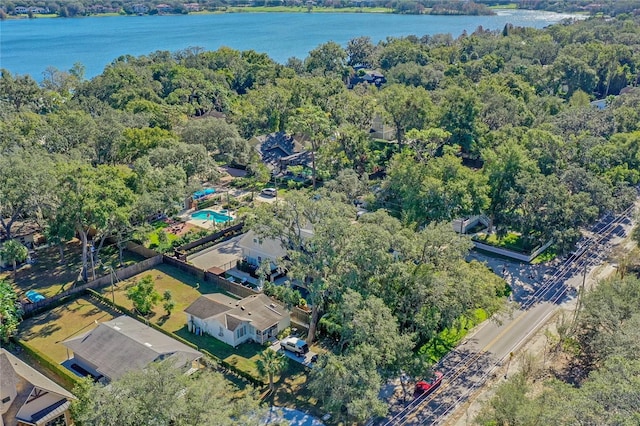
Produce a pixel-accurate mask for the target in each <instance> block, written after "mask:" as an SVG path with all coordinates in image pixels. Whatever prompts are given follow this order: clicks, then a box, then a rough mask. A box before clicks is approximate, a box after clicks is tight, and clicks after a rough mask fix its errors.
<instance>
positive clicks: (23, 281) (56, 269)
mask: <svg viewBox="0 0 640 426" xmlns="http://www.w3.org/2000/svg"><path fill="white" fill-rule="evenodd" d="M35 259H36V263H34V264H32V265H23V266H22V267H21V268H20V269H19V270H18V273H17V274H16V279H15V281H14V280H13V275H12V274H11V273H10V272H5V273H2V274H0V279H1V278H3V277H4V278H7V279H8V280H9V281H11V282H13V283H14V284H15V286H16V287H17V288H18V295H19V296H22V295H23V294H24V293H25V292H27V291H28V290H37V291H38V292H39V293H41V294H42V295H43V296H45V297H51V296H54V295H56V294H58V293H60V292H62V291H64V290H65V289H68V288H69V285H71V284H73V283H74V282H75V281H76V279H77V278H78V275H79V273H80V266H81V261H82V248H81V246H80V242H79V241H78V240H73V241H71V242H69V243H67V244H65V246H64V262H63V263H61V262H60V251H59V249H58V247H45V248H42V249H38V250H36V253H35ZM100 259H101V261H102V263H103V264H104V265H107V266H113V267H114V268H117V267H118V250H117V249H116V248H114V247H105V248H103V249H102V250H101V252H100ZM141 260H144V258H143V257H141V256H139V255H137V254H135V253H131V252H128V251H125V252H124V263H125V266H129V265H132V264H134V263H137V262H140V261H141ZM105 273H106V269H105V268H104V267H97V268H96V276H102V275H103V274H105Z"/></svg>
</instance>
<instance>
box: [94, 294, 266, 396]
mask: <svg viewBox="0 0 640 426" xmlns="http://www.w3.org/2000/svg"><path fill="white" fill-rule="evenodd" d="M87 292H88V293H89V295H91V296H93V297H95V298H97V299H99V300H100V301H101V302H103V303H105V304H107V305H109V306H111V307H112V308H114V309H116V310H118V311H120V312H122V313H124V314H127V315H129V316H130V317H132V318H135V319H137V320H138V321H140V322H143V323H145V324H147V325H148V326H150V327H151V328H153V329H155V330H158V331H159V332H161V333H163V334H165V335H167V336H169V337H171V338H172V339H175V340H177V341H179V342H181V343H184V344H185V345H187V346H189V347H191V348H193V349H195V350H198V351H200V352H202V353H203V354H205V355H207V356H208V357H210V358H212V359H213V360H214V361H216V362H217V363H218V364H220V365H221V366H222V367H224V368H226V369H227V370H229V371H231V372H232V373H234V374H236V375H238V376H240V377H242V378H244V379H246V380H247V381H249V382H250V383H251V384H253V385H254V386H263V385H264V382H263V381H261V380H259V379H256V378H255V377H254V376H252V375H251V374H249V373H247V372H246V371H242V370H240V369H238V368H237V367H236V366H234V365H231V364H229V363H228V362H226V361H225V360H223V359H222V358H220V357H218V356H216V355H214V354H212V353H211V352H209V351H207V350H206V349H201V348H199V347H198V345H195V344H193V343H191V342H189V341H188V340H185V339H183V338H182V337H180V336H177V335H176V334H174V333H171V332H170V331H167V330H164V329H163V328H161V327H160V326H158V325H157V324H154V323H152V322H148V321H147V319H146V318H144V317H142V316H140V315H138V314H136V313H134V312H133V311H131V310H129V309H127V308H125V307H124V306H121V305H118V304H117V303H113V302H112V301H111V300H109V298H107V297H105V296H103V295H102V294H100V293H98V292H97V291H95V290H92V289H87Z"/></svg>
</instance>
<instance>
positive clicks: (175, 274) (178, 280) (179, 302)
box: [101, 264, 222, 333]
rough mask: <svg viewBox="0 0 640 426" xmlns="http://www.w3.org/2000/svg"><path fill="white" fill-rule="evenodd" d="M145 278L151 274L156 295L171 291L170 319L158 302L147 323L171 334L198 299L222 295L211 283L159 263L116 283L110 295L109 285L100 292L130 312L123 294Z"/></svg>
mask: <svg viewBox="0 0 640 426" xmlns="http://www.w3.org/2000/svg"><path fill="white" fill-rule="evenodd" d="M146 275H151V277H152V278H153V282H154V284H155V288H156V291H158V293H160V295H162V294H164V292H165V291H166V290H169V291H170V292H171V296H172V299H173V301H174V302H175V308H174V310H173V313H172V314H171V316H169V317H167V316H166V313H165V312H164V310H163V309H162V303H159V304H158V305H157V306H156V307H155V308H154V310H153V314H152V315H151V316H150V317H149V321H153V322H155V323H156V324H158V325H159V326H161V327H162V328H163V329H165V330H167V331H169V332H171V333H175V332H177V331H178V330H180V329H181V328H182V327H184V325H185V322H186V317H185V314H184V313H183V311H184V310H185V309H186V308H187V306H189V305H190V304H191V303H193V302H194V301H195V300H196V299H197V298H198V297H200V296H201V295H202V294H209V293H220V292H222V290H221V289H220V288H218V287H217V286H215V285H214V284H213V283H211V282H207V281H203V280H198V279H197V278H196V277H194V276H193V275H190V274H187V273H186V272H182V271H181V270H179V269H177V268H174V267H172V266H169V265H165V264H160V265H158V266H156V267H155V268H154V269H149V270H147V271H144V272H142V273H140V274H138V275H136V276H133V277H131V278H129V279H128V280H126V281H124V282H122V283H119V284H118V285H117V286H116V288H115V289H114V290H115V291H114V292H113V294H112V292H111V290H112V287H111V286H107V287H105V288H103V289H102V290H101V292H102V294H104V295H105V296H106V297H108V298H109V299H111V298H112V297H115V302H116V304H118V305H120V306H124V307H125V308H127V309H133V304H132V303H131V301H130V300H129V299H127V297H126V291H127V289H128V288H129V287H130V286H132V285H133V284H134V282H136V281H137V280H138V279H140V278H142V277H144V276H146Z"/></svg>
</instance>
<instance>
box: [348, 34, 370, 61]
mask: <svg viewBox="0 0 640 426" xmlns="http://www.w3.org/2000/svg"><path fill="white" fill-rule="evenodd" d="M375 49H376V47H375V45H374V44H373V42H372V41H371V37H366V36H363V37H356V38H352V39H351V40H349V41H348V42H347V47H346V49H345V51H346V53H347V65H349V66H351V67H354V66H356V65H361V66H364V67H371V66H373V62H374V57H373V54H374V52H375Z"/></svg>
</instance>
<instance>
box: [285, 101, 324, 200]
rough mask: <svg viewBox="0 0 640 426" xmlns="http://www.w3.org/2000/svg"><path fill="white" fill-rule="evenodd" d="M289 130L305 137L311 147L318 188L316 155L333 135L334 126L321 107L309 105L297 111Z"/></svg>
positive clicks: (312, 163) (313, 176)
mask: <svg viewBox="0 0 640 426" xmlns="http://www.w3.org/2000/svg"><path fill="white" fill-rule="evenodd" d="M289 128H290V130H291V131H292V132H293V133H298V134H301V135H304V136H306V137H307V138H308V141H309V142H308V143H309V145H310V146H311V168H312V171H313V175H312V179H313V187H314V189H315V187H316V179H317V169H316V154H317V152H318V149H319V148H320V147H321V146H322V145H323V144H324V143H325V142H326V141H327V140H328V139H329V137H330V136H331V135H332V130H333V129H332V126H331V122H330V121H329V118H328V117H327V113H325V112H324V111H323V110H322V109H321V108H320V107H317V106H314V105H307V106H304V107H301V108H298V109H296V111H295V112H294V115H293V116H292V117H291V118H290V119H289Z"/></svg>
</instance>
